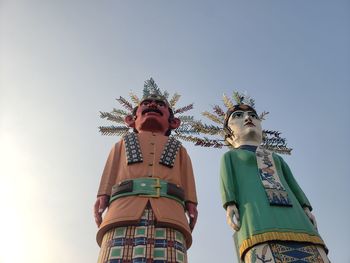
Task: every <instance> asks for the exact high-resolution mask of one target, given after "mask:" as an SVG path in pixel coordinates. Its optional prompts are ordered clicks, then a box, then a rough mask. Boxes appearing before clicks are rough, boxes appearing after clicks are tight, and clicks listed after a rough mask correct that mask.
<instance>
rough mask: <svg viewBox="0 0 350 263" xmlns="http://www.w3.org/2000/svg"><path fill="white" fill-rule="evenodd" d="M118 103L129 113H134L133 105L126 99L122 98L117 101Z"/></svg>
mask: <svg viewBox="0 0 350 263" xmlns="http://www.w3.org/2000/svg"><path fill="white" fill-rule="evenodd" d="M117 101H118V102H119V103H120V104H121V105H122V106H123V107H124V108H125V109H127V110H128V111H130V112H132V110H133V107H132V105H131V103H130V102H129V101H127V100H126V99H124V98H123V97H122V96H120V97H119V99H117Z"/></svg>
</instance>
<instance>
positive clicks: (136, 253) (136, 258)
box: [98, 208, 187, 263]
mask: <svg viewBox="0 0 350 263" xmlns="http://www.w3.org/2000/svg"><path fill="white" fill-rule="evenodd" d="M154 219H155V217H154V214H153V211H152V209H151V208H146V209H145V211H144V212H143V215H142V217H141V221H140V223H139V224H138V225H134V226H127V227H117V228H114V229H111V230H109V231H108V232H106V234H105V235H104V236H103V240H102V245H101V251H100V255H99V259H98V263H187V254H186V251H187V248H186V243H185V239H184V236H183V235H182V233H181V232H179V231H177V230H175V229H172V228H166V227H156V226H155V224H154Z"/></svg>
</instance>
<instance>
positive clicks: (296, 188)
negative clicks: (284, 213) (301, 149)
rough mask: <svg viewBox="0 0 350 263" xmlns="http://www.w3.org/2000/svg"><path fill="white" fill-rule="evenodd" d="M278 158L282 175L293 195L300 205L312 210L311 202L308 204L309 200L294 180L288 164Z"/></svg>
mask: <svg viewBox="0 0 350 263" xmlns="http://www.w3.org/2000/svg"><path fill="white" fill-rule="evenodd" d="M279 159H280V161H281V166H282V171H283V175H284V177H285V179H286V181H287V183H288V185H289V187H290V189H291V190H292V192H293V193H294V195H295V197H296V198H297V199H298V201H299V203H300V205H301V206H302V207H305V206H307V207H309V208H310V211H311V210H312V207H311V204H310V202H309V200H308V199H307V197H306V195H305V194H304V192H303V190H302V189H301V188H300V186H299V185H298V183H297V181H296V180H295V178H294V176H293V174H292V171H291V170H290V168H289V166H288V164H287V163H286V162H285V161H284V160H283V159H282V158H279Z"/></svg>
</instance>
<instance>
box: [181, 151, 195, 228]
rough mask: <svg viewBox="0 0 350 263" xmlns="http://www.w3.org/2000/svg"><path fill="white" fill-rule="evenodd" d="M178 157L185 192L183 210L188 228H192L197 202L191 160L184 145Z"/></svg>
mask: <svg viewBox="0 0 350 263" xmlns="http://www.w3.org/2000/svg"><path fill="white" fill-rule="evenodd" d="M180 159H181V160H180V164H181V168H180V171H181V174H180V176H181V182H182V187H183V189H184V193H185V210H186V212H187V214H188V216H189V220H190V222H189V226H190V229H191V230H193V229H194V227H195V225H196V222H197V218H198V211H197V203H198V202H197V193H196V184H195V180H194V175H193V169H192V162H191V159H190V157H189V155H188V154H187V151H186V149H185V148H184V147H181V150H180Z"/></svg>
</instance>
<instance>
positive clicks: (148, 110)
mask: <svg viewBox="0 0 350 263" xmlns="http://www.w3.org/2000/svg"><path fill="white" fill-rule="evenodd" d="M147 112H156V113H159V114H160V115H161V116H163V112H161V111H160V110H158V109H155V108H154V109H152V108H149V109H145V110H143V111H142V115H144V114H146V113H147Z"/></svg>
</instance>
